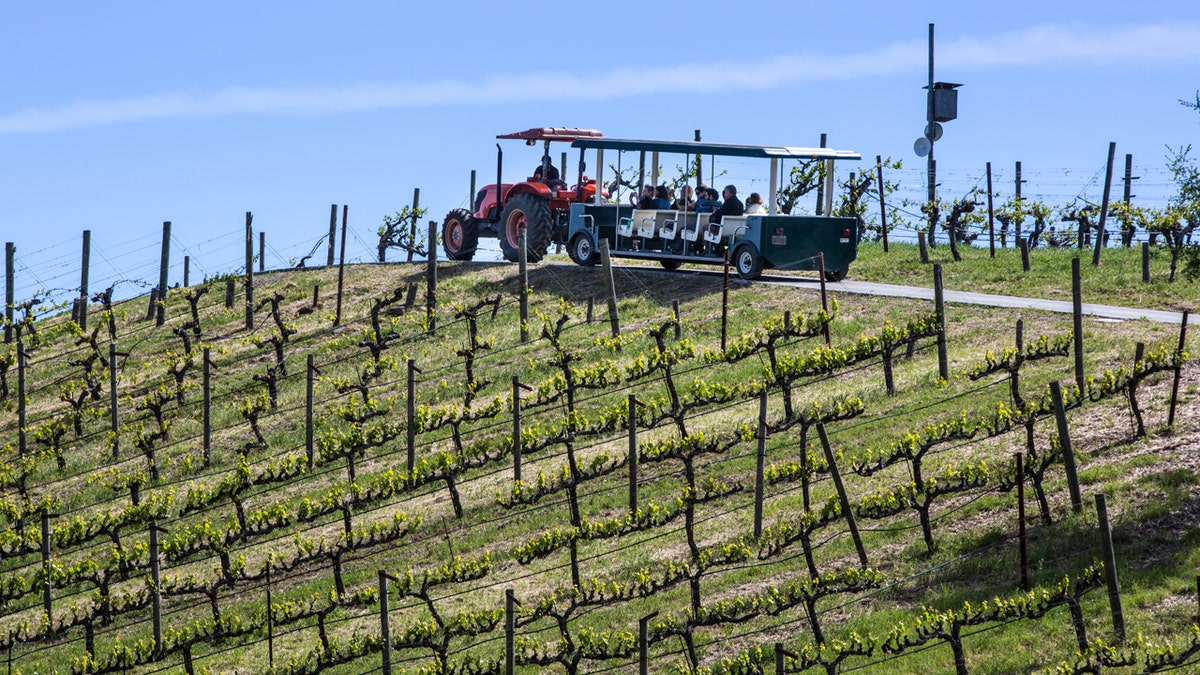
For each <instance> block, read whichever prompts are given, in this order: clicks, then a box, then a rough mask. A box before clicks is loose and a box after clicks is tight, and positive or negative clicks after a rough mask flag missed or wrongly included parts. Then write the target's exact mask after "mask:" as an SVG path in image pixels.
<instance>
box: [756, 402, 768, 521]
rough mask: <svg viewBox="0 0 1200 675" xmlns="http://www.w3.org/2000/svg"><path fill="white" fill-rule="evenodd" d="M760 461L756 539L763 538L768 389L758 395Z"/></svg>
mask: <svg viewBox="0 0 1200 675" xmlns="http://www.w3.org/2000/svg"><path fill="white" fill-rule="evenodd" d="M757 437H758V453H757V454H758V460H757V462H756V464H755V469H754V538H755V539H759V538H760V537H762V520H763V489H764V483H765V481H764V480H763V478H764V472H765V468H766V463H767V389H766V387H763V390H762V392H761V393H759V395H758V433H757Z"/></svg>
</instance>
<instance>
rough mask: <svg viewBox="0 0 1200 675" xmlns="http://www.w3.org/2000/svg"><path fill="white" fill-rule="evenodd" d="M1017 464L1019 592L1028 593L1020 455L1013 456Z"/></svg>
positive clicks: (1026, 545)
mask: <svg viewBox="0 0 1200 675" xmlns="http://www.w3.org/2000/svg"><path fill="white" fill-rule="evenodd" d="M1013 458H1014V459H1015V460H1016V462H1017V540H1018V543H1019V546H1020V552H1021V590H1023V591H1026V592H1028V591H1029V555H1028V540H1027V539H1026V537H1025V463H1024V461H1023V459H1024V456H1023V455H1022V454H1021V453H1019V452H1018V453H1017V454H1015V455H1013Z"/></svg>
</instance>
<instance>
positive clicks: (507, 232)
mask: <svg viewBox="0 0 1200 675" xmlns="http://www.w3.org/2000/svg"><path fill="white" fill-rule="evenodd" d="M522 225H524V226H525V246H526V249H525V259H526V260H528V261H529V262H531V263H534V262H538V261H539V260H541V259H542V258H543V257H545V255H546V249H548V248H549V247H550V238H551V236H552V235H553V231H552V229H551V223H550V207H549V205H548V204H546V202H545V201H543V200H541V199H539V198H538V197H535V196H534V195H530V194H523V195H515V196H513V197H511V198H510V199H509V200H508V201H507V202H505V204H504V213H503V214H501V216H500V233H499V234H500V249H501V251H503V252H504V259H505V260H507V261H509V262H517V259H518V257H519V255H520V250H519V248H520V245H521V244H520V241H521V240H520V232H521V226H522Z"/></svg>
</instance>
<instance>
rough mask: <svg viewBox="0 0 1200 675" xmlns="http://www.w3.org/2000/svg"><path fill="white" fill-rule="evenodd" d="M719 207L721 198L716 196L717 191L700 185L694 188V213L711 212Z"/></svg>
mask: <svg viewBox="0 0 1200 675" xmlns="http://www.w3.org/2000/svg"><path fill="white" fill-rule="evenodd" d="M719 208H721V200H720V199H719V198H718V196H717V191H716V190H714V189H712V188H710V187H708V186H707V185H701V186H700V187H698V188H696V213H712V212H713V211H716V210H717V209H719Z"/></svg>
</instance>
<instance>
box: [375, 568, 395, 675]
mask: <svg viewBox="0 0 1200 675" xmlns="http://www.w3.org/2000/svg"><path fill="white" fill-rule="evenodd" d="M389 580H391V581H397V582H398V581H399V579H397V578H396V577H394V576H392V575H390V574H388V573H387V572H385V571H383V570H379V642H380V644H381V646H382V647H383V675H392V628H391V622H390V618H391V617H390V616H389V615H390V614H391V612H390V611H389V607H388V581H389Z"/></svg>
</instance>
